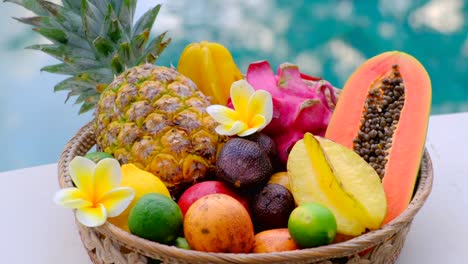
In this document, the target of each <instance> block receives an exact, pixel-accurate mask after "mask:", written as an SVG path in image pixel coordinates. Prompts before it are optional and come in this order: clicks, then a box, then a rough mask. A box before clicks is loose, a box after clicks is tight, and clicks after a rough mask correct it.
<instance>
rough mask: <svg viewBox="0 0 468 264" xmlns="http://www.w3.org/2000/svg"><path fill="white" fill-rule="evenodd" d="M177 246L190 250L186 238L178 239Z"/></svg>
mask: <svg viewBox="0 0 468 264" xmlns="http://www.w3.org/2000/svg"><path fill="white" fill-rule="evenodd" d="M175 246H176V247H178V248H181V249H190V245H189V244H188V242H187V239H185V237H178V238H177V239H176V241H175Z"/></svg>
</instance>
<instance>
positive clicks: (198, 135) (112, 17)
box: [6, 0, 225, 194]
mask: <svg viewBox="0 0 468 264" xmlns="http://www.w3.org/2000/svg"><path fill="white" fill-rule="evenodd" d="M6 1H8V2H13V3H16V4H19V5H22V6H24V7H25V8H27V9H29V10H31V11H33V12H34V13H35V14H37V16H35V17H30V18H17V20H19V21H21V22H23V23H26V24H30V25H33V26H34V27H35V28H34V29H35V31H37V32H38V33H40V34H41V35H43V36H45V37H46V38H48V39H49V40H50V41H51V42H52V43H51V44H42V45H33V46H31V47H29V48H32V49H37V50H41V51H43V52H46V53H48V54H50V55H52V56H54V57H55V58H57V59H58V60H60V61H62V63H60V64H57V65H52V66H47V67H44V68H43V69H42V70H44V71H47V72H51V73H59V74H65V75H71V77H69V78H67V79H65V80H64V81H62V82H60V83H59V84H57V85H56V86H55V88H54V90H55V91H62V90H68V91H69V93H68V97H67V100H68V98H70V97H72V96H77V99H76V103H81V104H82V105H81V108H80V113H84V112H86V111H89V110H91V109H93V108H95V107H96V106H97V107H96V110H95V128H96V140H97V145H98V147H99V148H100V149H102V150H104V151H105V152H107V153H109V154H112V155H114V157H116V158H117V159H118V160H119V161H120V162H121V163H134V164H136V165H137V166H138V167H140V168H141V169H145V170H147V171H150V172H152V173H153V174H155V175H156V176H158V177H160V178H161V180H163V181H164V183H165V184H166V185H167V187H168V188H169V189H170V190H171V191H172V193H173V194H176V192H177V191H179V190H180V189H181V187H182V186H184V185H185V184H190V183H193V182H195V181H197V180H198V179H201V178H203V177H205V176H207V175H209V174H210V172H211V171H213V169H214V165H215V162H216V154H217V150H218V148H219V146H220V144H221V143H222V142H224V140H225V138H224V137H221V136H219V135H218V134H217V133H216V132H215V130H214V128H215V126H216V124H215V121H214V120H213V119H212V118H211V117H210V116H209V115H208V114H207V113H206V111H205V108H206V107H207V106H208V105H209V104H210V99H209V98H208V97H206V96H205V95H203V94H202V93H201V92H200V91H199V90H198V89H197V88H196V86H195V84H194V83H193V82H192V81H191V80H189V79H188V78H186V77H184V76H183V75H181V74H180V73H178V72H177V71H176V70H175V69H173V68H167V67H162V66H154V65H153V63H154V62H155V60H156V59H157V58H158V56H159V55H160V53H161V52H162V51H163V49H164V48H165V47H166V46H167V45H168V44H169V42H170V39H167V38H165V33H163V34H161V35H159V36H157V37H155V38H153V39H152V40H151V41H150V37H149V36H150V32H151V28H152V26H153V23H154V21H155V19H156V16H157V14H158V12H159V9H160V5H158V6H156V7H154V8H152V9H150V10H148V11H147V12H146V13H145V14H144V15H143V16H142V17H141V18H140V19H138V21H137V22H136V23H135V24H133V14H134V12H135V7H136V0H81V1H79V0H62V5H57V4H53V3H50V2H47V1H45V0H6ZM115 76H116V77H115Z"/></svg>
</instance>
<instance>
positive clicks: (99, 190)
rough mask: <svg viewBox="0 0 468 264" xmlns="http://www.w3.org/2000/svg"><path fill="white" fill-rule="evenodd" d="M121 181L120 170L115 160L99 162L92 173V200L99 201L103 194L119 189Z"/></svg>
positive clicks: (108, 159)
mask: <svg viewBox="0 0 468 264" xmlns="http://www.w3.org/2000/svg"><path fill="white" fill-rule="evenodd" d="M121 180H122V170H121V168H120V164H119V162H118V161H117V160H116V159H110V158H107V159H102V160H100V161H99V162H98V163H97V165H96V169H95V172H94V188H95V192H94V195H95V196H94V199H95V200H100V199H101V197H102V196H103V195H104V194H106V193H107V192H109V191H110V190H112V189H114V188H117V187H119V186H120V182H121Z"/></svg>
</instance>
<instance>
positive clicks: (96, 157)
mask: <svg viewBox="0 0 468 264" xmlns="http://www.w3.org/2000/svg"><path fill="white" fill-rule="evenodd" d="M84 157H85V158H87V159H90V160H92V161H94V163H98V162H99V161H100V160H102V159H105V158H110V159H113V158H114V157H113V156H112V155H111V154H109V153H106V152H101V151H94V152H89V153H88V154H86V155H85V156H84Z"/></svg>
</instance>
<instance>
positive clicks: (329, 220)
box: [288, 203, 336, 248]
mask: <svg viewBox="0 0 468 264" xmlns="http://www.w3.org/2000/svg"><path fill="white" fill-rule="evenodd" d="M288 230H289V233H290V234H291V236H292V238H293V239H294V241H296V243H297V244H299V246H301V247H303V248H309V247H317V246H322V245H327V244H330V243H331V242H332V241H333V239H335V236H336V219H335V216H334V215H333V213H332V212H331V211H330V210H329V209H328V208H326V207H324V206H322V205H320V204H316V203H306V204H303V205H300V206H298V207H296V208H295V209H294V210H293V211H292V213H291V215H290V216H289V220H288Z"/></svg>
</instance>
